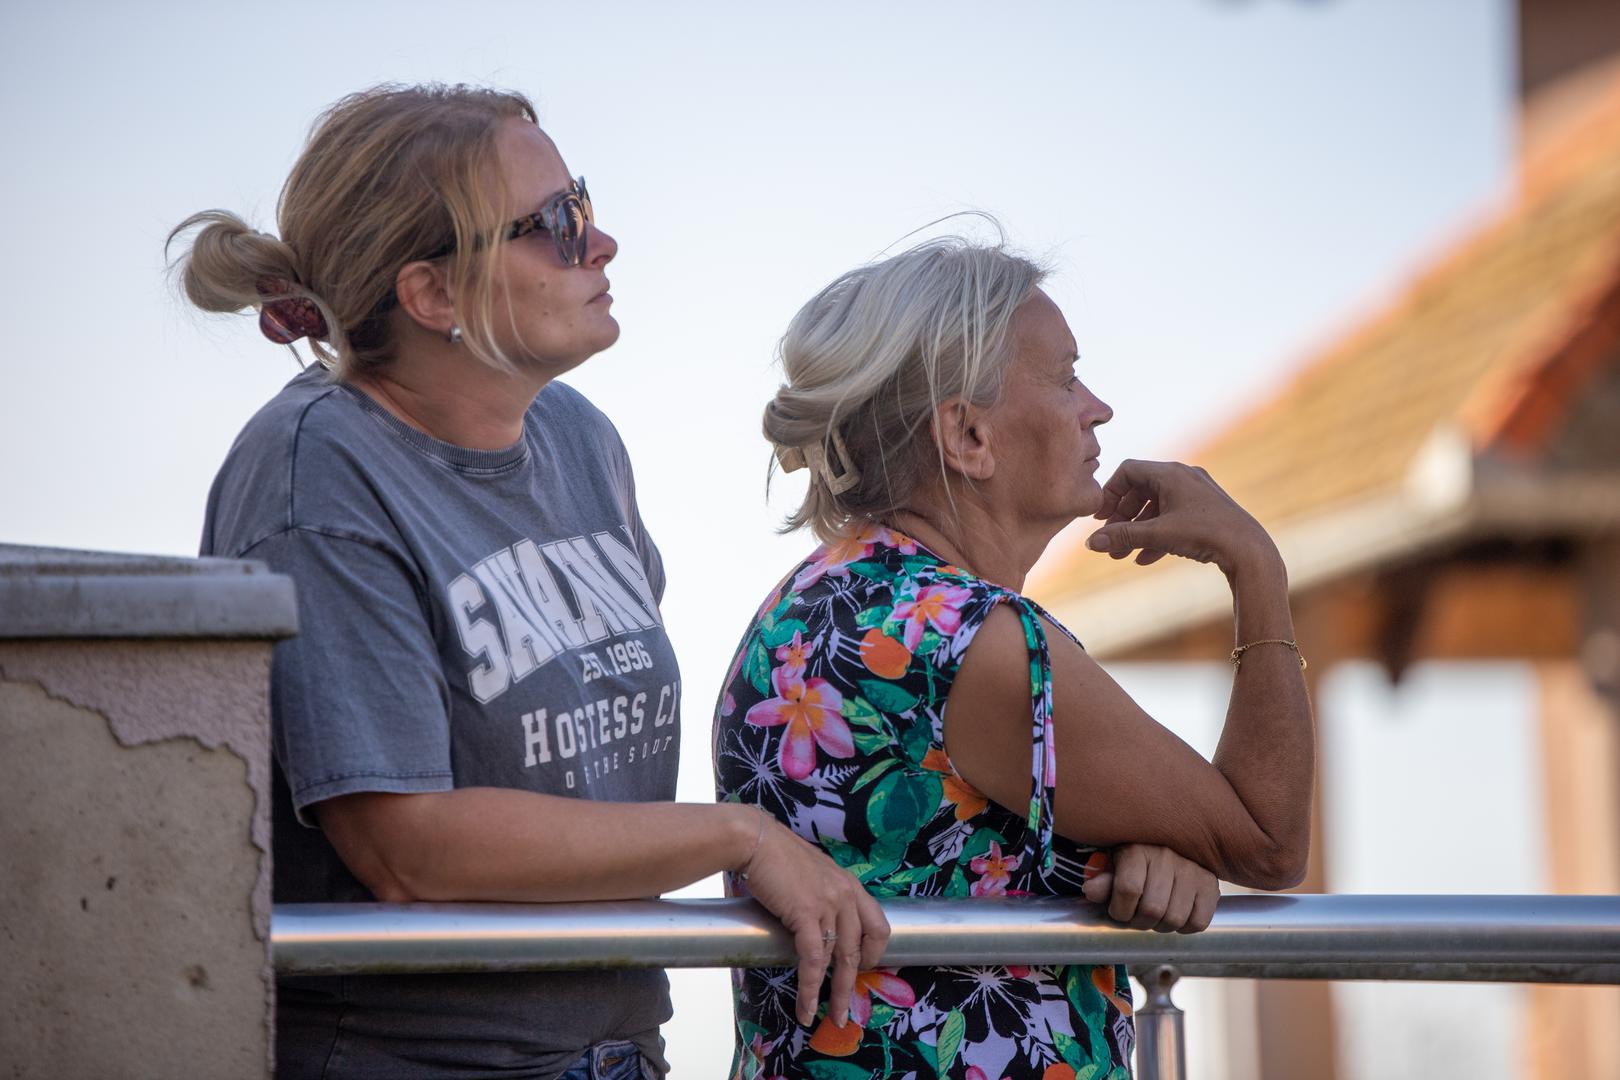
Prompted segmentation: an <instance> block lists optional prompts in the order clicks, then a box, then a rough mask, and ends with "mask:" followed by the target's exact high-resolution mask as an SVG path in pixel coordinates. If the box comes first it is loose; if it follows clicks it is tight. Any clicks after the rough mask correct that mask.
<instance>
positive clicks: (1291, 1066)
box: [1032, 0, 1620, 1080]
mask: <svg viewBox="0 0 1620 1080" xmlns="http://www.w3.org/2000/svg"><path fill="white" fill-rule="evenodd" d="M1519 81H1520V86H1521V96H1520V115H1519V125H1520V134H1521V144H1522V147H1523V152H1522V154H1521V160H1520V164H1519V173H1518V176H1517V181H1516V185H1515V193H1514V195H1513V196H1512V197H1511V198H1510V199H1509V200H1508V201H1507V203H1506V205H1504V206H1501V207H1499V208H1497V209H1496V210H1495V211H1494V212H1492V213H1491V214H1489V215H1488V216H1487V217H1486V218H1485V219H1484V220H1483V221H1482V223H1481V224H1480V225H1479V226H1478V228H1477V229H1475V230H1474V231H1473V232H1472V233H1471V234H1470V235H1468V236H1466V237H1465V238H1463V239H1462V240H1461V242H1459V243H1456V244H1454V245H1453V246H1452V247H1451V249H1450V250H1449V251H1447V252H1445V253H1444V254H1443V255H1442V256H1441V257H1440V258H1438V259H1437V260H1435V261H1434V262H1432V263H1431V264H1430V265H1429V266H1428V267H1427V268H1426V269H1425V270H1424V271H1423V272H1421V273H1420V274H1419V275H1418V276H1417V277H1416V278H1415V279H1414V280H1412V281H1411V282H1410V284H1409V285H1407V286H1406V287H1405V288H1404V289H1402V290H1401V291H1399V293H1398V294H1397V295H1396V298H1395V299H1394V300H1393V301H1392V302H1391V303H1389V304H1388V305H1387V306H1386V307H1385V308H1384V309H1383V310H1382V311H1380V312H1378V313H1377V314H1376V315H1374V316H1373V317H1372V318H1370V319H1368V320H1367V321H1365V322H1364V323H1363V324H1362V325H1360V326H1358V327H1356V328H1354V329H1353V330H1352V331H1351V332H1350V333H1349V334H1347V335H1345V336H1344V337H1343V338H1342V339H1341V340H1340V341H1339V342H1337V343H1336V344H1334V345H1333V346H1331V347H1330V348H1328V349H1326V350H1325V351H1323V352H1322V353H1320V354H1319V355H1317V356H1314V357H1311V358H1309V359H1308V360H1307V361H1306V362H1305V363H1304V364H1302V365H1301V366H1300V367H1299V369H1298V370H1297V371H1296V372H1295V373H1294V375H1293V376H1292V377H1291V378H1289V379H1288V380H1287V381H1286V382H1284V383H1283V384H1282V385H1281V386H1279V387H1278V389H1277V390H1276V392H1275V393H1274V394H1272V395H1271V396H1270V397H1269V399H1267V400H1264V401H1261V402H1258V403H1256V404H1255V406H1254V407H1253V408H1252V409H1250V410H1249V411H1248V412H1247V413H1245V414H1244V415H1241V416H1239V417H1237V418H1236V419H1235V420H1233V421H1232V422H1231V423H1230V424H1229V425H1227V426H1226V427H1225V429H1224V430H1222V431H1220V433H1219V434H1217V435H1216V436H1215V438H1213V439H1212V440H1211V441H1210V442H1208V443H1207V444H1206V445H1204V446H1202V447H1198V448H1195V449H1193V450H1192V451H1191V452H1190V453H1189V454H1188V455H1187V460H1190V461H1194V462H1196V463H1198V464H1201V465H1203V466H1205V467H1207V468H1208V469H1209V471H1210V472H1211V473H1212V474H1213V475H1214V476H1215V478H1216V479H1217V480H1218V481H1219V482H1220V483H1221V484H1222V485H1223V486H1224V487H1225V488H1226V490H1227V491H1229V492H1230V493H1231V494H1232V495H1233V496H1234V497H1235V498H1236V499H1237V500H1238V501H1239V502H1241V503H1242V504H1243V505H1244V506H1246V507H1248V508H1249V509H1250V510H1251V511H1252V512H1253V513H1254V514H1255V515H1256V516H1257V517H1258V518H1259V519H1260V520H1261V521H1262V522H1263V523H1264V524H1265V525H1266V526H1267V527H1268V529H1270V531H1271V533H1272V535H1273V536H1274V537H1275V538H1276V539H1277V542H1278V544H1279V545H1280V547H1281V548H1282V550H1283V554H1284V556H1285V557H1286V559H1287V561H1288V566H1289V570H1290V577H1291V584H1292V591H1293V598H1294V610H1295V616H1296V620H1297V628H1298V636H1299V640H1300V642H1301V647H1302V648H1303V649H1304V651H1305V653H1306V655H1307V656H1308V657H1309V659H1310V661H1311V668H1310V671H1309V673H1308V674H1309V675H1310V677H1311V678H1312V680H1313V690H1314V688H1315V685H1316V684H1318V683H1319V680H1320V679H1321V677H1322V676H1323V675H1324V674H1325V673H1327V672H1329V671H1330V670H1331V669H1332V668H1333V667H1334V665H1335V664H1337V663H1340V662H1342V661H1347V660H1364V661H1365V660H1371V661H1375V662H1376V663H1378V664H1379V665H1381V666H1382V667H1383V668H1384V669H1385V671H1386V672H1387V673H1388V675H1389V677H1390V679H1392V680H1399V679H1400V678H1401V676H1402V674H1403V673H1404V672H1405V671H1406V670H1407V669H1408V668H1409V667H1410V666H1411V665H1412V664H1414V663H1417V662H1421V661H1435V660H1440V661H1447V660H1495V661H1517V662H1521V663H1526V664H1529V665H1531V666H1532V670H1533V671H1534V677H1535V682H1536V686H1537V688H1538V690H1537V698H1538V701H1539V706H1538V712H1539V716H1538V717H1537V718H1536V724H1537V728H1538V742H1539V745H1540V749H1541V757H1542V762H1541V766H1540V768H1541V771H1542V775H1541V784H1540V787H1541V789H1542V795H1541V798H1542V800H1543V802H1544V805H1543V806H1541V807H1539V808H1534V809H1536V810H1537V811H1538V813H1539V816H1540V818H1541V820H1544V821H1545V830H1544V831H1545V836H1544V837H1543V838H1542V843H1543V845H1544V849H1545V850H1544V858H1545V862H1546V866H1547V872H1546V873H1547V884H1548V888H1550V889H1551V890H1552V891H1555V892H1606V893H1607V892H1620V729H1617V725H1620V5H1616V4H1613V3H1606V4H1600V3H1595V2H1582V0H1523V2H1522V3H1521V4H1520V43H1519ZM1413 164H1414V167H1415V168H1421V167H1422V163H1421V162H1414V163H1413ZM1032 591H1033V592H1034V594H1035V595H1036V597H1037V598H1038V599H1039V600H1041V601H1042V602H1043V603H1045V604H1046V605H1047V606H1048V607H1049V608H1050V609H1051V610H1052V611H1053V612H1054V614H1056V615H1057V616H1058V617H1059V618H1060V619H1062V620H1063V621H1064V622H1065V623H1066V624H1068V625H1069V626H1071V627H1075V628H1077V630H1078V631H1079V632H1080V633H1081V634H1082V636H1083V637H1084V639H1085V641H1086V643H1087V646H1088V647H1089V648H1090V649H1091V650H1092V652H1093V653H1094V654H1096V655H1098V656H1099V658H1101V659H1104V660H1105V661H1129V660H1159V661H1164V660H1171V661H1181V662H1195V661H1196V662H1207V661H1209V660H1210V659H1212V658H1221V657H1224V655H1225V654H1226V652H1227V650H1229V649H1230V648H1231V645H1232V642H1231V620H1230V599H1229V595H1228V593H1227V590H1226V586H1225V583H1224V581H1223V580H1222V579H1221V576H1220V574H1219V573H1218V572H1216V571H1214V570H1213V568H1210V567H1204V566H1197V565H1194V564H1190V563H1187V562H1184V561H1181V560H1166V561H1164V562H1161V563H1158V564H1156V565H1154V566H1151V567H1146V568H1143V567H1137V566H1135V565H1134V564H1132V563H1129V562H1114V561H1112V560H1110V559H1107V558H1106V557H1103V556H1100V555H1097V554H1095V553H1092V552H1090V551H1088V550H1086V549H1085V548H1084V546H1083V544H1081V543H1080V542H1078V541H1076V542H1075V544H1074V546H1073V547H1072V548H1071V549H1068V550H1065V551H1060V552H1054V553H1053V554H1052V555H1051V556H1049V558H1048V560H1047V562H1046V563H1045V564H1043V567H1042V570H1041V571H1040V573H1039V575H1038V576H1037V578H1036V581H1035V582H1034V584H1033V586H1032ZM1320 788H1321V785H1320V784H1319V785H1318V790H1319V791H1320ZM1316 816H1317V820H1316V822H1315V834H1316V843H1314V844H1313V852H1312V867H1311V871H1310V874H1309V876H1308V878H1307V881H1306V882H1305V884H1304V885H1303V886H1302V887H1301V888H1302V891H1307V892H1318V891H1330V890H1332V889H1333V887H1334V883H1333V881H1332V880H1331V877H1330V875H1329V874H1328V873H1327V872H1326V871H1325V870H1324V867H1325V866H1327V865H1329V859H1328V856H1330V855H1331V853H1329V852H1326V851H1325V850H1324V846H1323V843H1322V835H1323V828H1322V816H1323V807H1322V804H1321V801H1320V796H1319V799H1318V806H1317V815H1316ZM1245 992H1249V993H1252V994H1253V1001H1252V1002H1251V1003H1249V1004H1248V1006H1247V1007H1246V1008H1242V1009H1234V1010H1230V1011H1229V1015H1232V1016H1239V1015H1243V1016H1248V1017H1251V1018H1252V1020H1248V1021H1245V1022H1246V1023H1249V1024H1251V1025H1252V1026H1253V1028H1254V1030H1253V1031H1251V1032H1247V1033H1237V1034H1235V1035H1234V1037H1233V1039H1232V1040H1231V1042H1232V1044H1233V1045H1244V1046H1251V1047H1253V1050H1252V1051H1251V1053H1252V1056H1253V1058H1254V1059H1255V1060H1254V1061H1253V1062H1252V1068H1253V1070H1254V1071H1253V1074H1254V1075H1257V1076H1263V1077H1265V1078H1267V1080H1282V1078H1295V1077H1311V1078H1314V1080H1329V1078H1333V1077H1335V1076H1338V1075H1341V1074H1342V1073H1343V1071H1344V1070H1343V1069H1342V1068H1341V1062H1340V1061H1339V1060H1338V1056H1337V1053H1336V1050H1335V1046H1336V1039H1335V1032H1334V1027H1335V1025H1334V1009H1333V997H1332V993H1331V988H1330V987H1329V986H1328V985H1327V984H1324V983H1283V982H1273V983H1260V984H1255V985H1254V987H1253V988H1252V990H1247V991H1245ZM1528 1000H1529V1013H1530V1015H1529V1017H1528V1019H1527V1022H1526V1031H1527V1038H1526V1040H1525V1042H1524V1056H1525V1057H1526V1058H1527V1060H1525V1061H1524V1062H1522V1063H1517V1067H1516V1068H1515V1069H1514V1074H1515V1075H1521V1074H1522V1075H1531V1076H1537V1077H1548V1078H1551V1077H1566V1076H1568V1077H1599V1076H1605V1077H1606V1076H1620V991H1616V990H1610V989H1591V988H1551V987H1537V988H1535V989H1533V990H1531V991H1530V993H1529V995H1528ZM1340 1041H1342V1040H1340ZM1234 1068H1237V1066H1236V1065H1234ZM1520 1069H1522V1070H1524V1072H1522V1073H1521V1072H1520V1071H1519V1070H1520ZM1243 1074H1244V1073H1242V1072H1241V1071H1240V1072H1235V1073H1234V1074H1233V1075H1243Z"/></svg>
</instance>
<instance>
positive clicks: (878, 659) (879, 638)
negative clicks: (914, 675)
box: [861, 626, 911, 679]
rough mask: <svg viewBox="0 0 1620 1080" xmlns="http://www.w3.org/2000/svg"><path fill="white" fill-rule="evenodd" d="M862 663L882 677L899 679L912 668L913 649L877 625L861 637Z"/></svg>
mask: <svg viewBox="0 0 1620 1080" xmlns="http://www.w3.org/2000/svg"><path fill="white" fill-rule="evenodd" d="M861 663H863V664H865V665H866V670H868V671H870V672H871V673H872V674H874V675H876V676H878V677H879V678H882V679H898V678H900V677H901V676H902V675H904V674H905V673H906V672H907V671H909V670H910V669H911V650H910V649H907V648H906V647H905V646H904V645H902V644H900V643H899V642H898V641H896V640H895V639H894V638H892V637H890V636H889V635H888V634H885V633H884V632H883V631H882V630H880V629H878V628H877V627H875V626H874V627H872V629H870V630H868V631H867V632H866V636H865V637H863V638H861Z"/></svg>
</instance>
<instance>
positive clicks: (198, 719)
mask: <svg viewBox="0 0 1620 1080" xmlns="http://www.w3.org/2000/svg"><path fill="white" fill-rule="evenodd" d="M269 663H270V643H269V642H268V641H206V640H192V641H179V640H105V641H65V640H43V641H0V851H3V852H4V866H5V872H4V873H3V874H0V944H3V947H4V954H5V961H4V965H3V967H4V974H3V976H0V1077H32V1076H41V1077H65V1076H97V1077H115V1076H118V1077H121V1076H130V1077H144V1076H153V1077H175V1076H209V1077H214V1076H217V1077H254V1076H268V1075H269V1070H270V1060H271V1058H270V1055H271V1053H272V1049H273V1046H272V1044H273V1040H272V1038H271V1026H270V1025H271V1009H272V1007H273V1001H274V981H273V978H272V975H271V969H270V957H269V919H270V856H269V702H268V679H269Z"/></svg>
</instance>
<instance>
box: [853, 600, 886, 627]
mask: <svg viewBox="0 0 1620 1080" xmlns="http://www.w3.org/2000/svg"><path fill="white" fill-rule="evenodd" d="M893 611H894V605H893V604H879V605H878V606H877V607H869V608H865V609H863V610H862V611H860V612H859V613H857V614H856V616H855V625H856V626H858V627H860V628H861V629H862V630H870V629H872V627H874V626H882V625H883V624H884V623H886V622H888V621H889V615H890V613H891V612H893Z"/></svg>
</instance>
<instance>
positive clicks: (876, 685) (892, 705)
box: [857, 679, 917, 716]
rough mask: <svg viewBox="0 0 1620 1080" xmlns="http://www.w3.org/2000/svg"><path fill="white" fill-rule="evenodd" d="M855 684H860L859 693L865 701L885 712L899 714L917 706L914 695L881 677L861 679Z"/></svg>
mask: <svg viewBox="0 0 1620 1080" xmlns="http://www.w3.org/2000/svg"><path fill="white" fill-rule="evenodd" d="M857 685H859V686H860V688H861V693H862V695H864V696H865V698H866V700H867V701H870V702H871V703H872V704H873V705H876V706H877V707H878V708H879V709H882V710H883V711H884V712H886V713H894V714H895V715H896V716H899V715H901V714H903V713H908V712H910V711H911V710H912V709H915V708H916V707H917V698H916V695H914V694H908V693H906V691H904V690H902V689H901V688H900V687H898V686H896V685H895V684H894V683H892V682H885V681H883V680H882V679H861V680H859V682H858V684H857Z"/></svg>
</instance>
